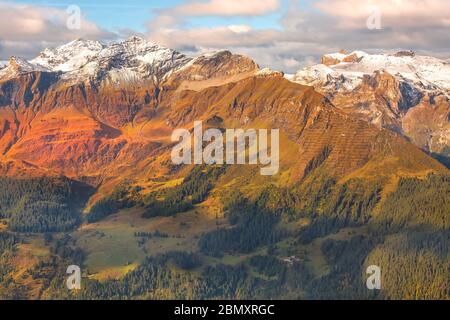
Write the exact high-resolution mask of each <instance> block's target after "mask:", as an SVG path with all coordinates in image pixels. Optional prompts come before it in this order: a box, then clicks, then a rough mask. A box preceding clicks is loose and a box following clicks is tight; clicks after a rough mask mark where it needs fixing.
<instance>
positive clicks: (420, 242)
mask: <svg viewBox="0 0 450 320" xmlns="http://www.w3.org/2000/svg"><path fill="white" fill-rule="evenodd" d="M449 244H450V232H448V230H447V231H438V232H433V233H430V232H425V231H422V232H413V233H402V234H396V235H392V236H389V237H387V239H386V241H385V242H384V243H382V244H380V245H378V246H377V247H376V248H375V249H374V250H372V252H371V253H370V254H369V255H368V257H367V259H366V261H365V263H364V266H365V267H366V266H368V265H372V264H376V265H378V266H380V268H381V270H382V273H381V276H382V277H381V278H382V279H381V283H382V294H383V297H384V298H386V299H394V300H396V299H413V300H417V299H420V300H421V299H427V300H430V299H431V300H443V299H444V300H448V299H450V280H449V268H450V265H449Z"/></svg>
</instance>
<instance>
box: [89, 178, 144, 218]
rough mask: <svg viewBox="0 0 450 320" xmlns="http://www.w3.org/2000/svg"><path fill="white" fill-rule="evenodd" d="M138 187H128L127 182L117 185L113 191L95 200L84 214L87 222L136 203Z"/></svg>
mask: <svg viewBox="0 0 450 320" xmlns="http://www.w3.org/2000/svg"><path fill="white" fill-rule="evenodd" d="M138 191H139V190H138V189H136V188H130V187H129V186H128V185H127V183H126V182H125V183H122V184H121V185H119V186H117V187H116V188H115V189H114V190H113V192H112V193H111V194H110V195H108V196H106V197H104V198H102V199H101V200H99V201H97V202H96V203H95V204H94V205H93V206H92V208H91V209H90V211H89V213H88V214H87V215H86V220H87V222H88V223H95V222H98V221H100V220H102V219H104V218H106V217H107V216H110V215H112V214H115V213H117V212H118V211H119V210H122V209H125V208H131V207H133V206H135V205H136V204H137V202H136V200H135V199H136V197H137V194H138Z"/></svg>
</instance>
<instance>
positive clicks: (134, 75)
mask: <svg viewBox="0 0 450 320" xmlns="http://www.w3.org/2000/svg"><path fill="white" fill-rule="evenodd" d="M189 61H190V59H189V58H187V57H185V56H184V55H182V54H181V53H178V52H176V51H174V50H171V49H168V48H164V47H162V46H159V45H158V44H156V43H154V42H151V41H147V40H145V39H143V38H139V37H131V38H129V39H127V40H124V41H121V42H113V43H110V44H109V45H104V44H102V43H100V42H98V41H90V40H83V39H77V40H74V41H72V42H69V43H67V44H64V45H62V46H60V47H57V48H55V49H45V50H44V51H42V52H41V53H40V54H39V55H38V57H36V58H35V59H33V60H31V61H30V62H31V63H32V64H33V65H38V66H41V67H43V68H46V69H47V70H49V71H52V72H62V73H63V76H62V77H63V79H66V80H67V81H71V82H81V81H87V80H106V81H109V82H111V83H119V82H123V81H140V80H145V79H152V80H154V81H159V80H161V79H162V78H164V77H165V76H167V75H168V74H169V73H170V72H172V71H173V69H176V68H178V67H180V66H181V65H183V64H185V63H187V62H189Z"/></svg>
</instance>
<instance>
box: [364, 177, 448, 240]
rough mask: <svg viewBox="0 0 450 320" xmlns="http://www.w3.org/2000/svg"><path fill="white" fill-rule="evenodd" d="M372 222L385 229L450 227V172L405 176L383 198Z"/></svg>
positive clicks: (387, 230)
mask: <svg viewBox="0 0 450 320" xmlns="http://www.w3.org/2000/svg"><path fill="white" fill-rule="evenodd" d="M380 211H381V212H380V214H379V215H377V217H376V219H374V221H373V222H372V225H374V226H376V227H377V228H378V229H379V231H380V232H382V233H395V232H397V231H399V230H404V229H405V228H406V229H410V230H411V229H417V228H419V229H421V228H427V227H429V228H432V229H434V230H449V229H450V214H449V213H450V176H443V175H434V174H431V175H429V176H427V178H425V179H418V178H401V179H400V181H399V183H398V187H397V190H396V191H395V192H392V193H390V194H389V195H388V197H387V198H386V200H385V201H384V202H383V204H382V207H381V210H380Z"/></svg>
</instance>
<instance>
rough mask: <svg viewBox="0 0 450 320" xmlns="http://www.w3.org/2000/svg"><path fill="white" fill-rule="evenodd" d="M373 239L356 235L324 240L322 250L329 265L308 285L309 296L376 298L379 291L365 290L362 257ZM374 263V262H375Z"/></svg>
mask: <svg viewBox="0 0 450 320" xmlns="http://www.w3.org/2000/svg"><path fill="white" fill-rule="evenodd" d="M375 245H376V242H375V241H374V240H373V239H370V237H366V236H355V237H353V238H352V239H350V240H349V241H337V240H331V239H329V240H325V241H324V242H323V244H322V247H321V250H322V252H323V254H324V256H325V258H326V261H327V264H328V265H329V266H330V270H329V272H328V273H327V274H326V275H324V276H322V277H320V278H318V279H314V280H312V281H311V282H310V283H309V284H308V286H307V289H308V292H309V297H310V298H312V299H377V298H379V297H381V296H380V295H379V291H377V290H373V291H371V290H368V289H367V287H366V281H365V279H366V278H367V275H366V273H365V271H366V270H365V269H364V261H365V259H366V257H367V255H368V254H369V252H370V251H371V250H372V249H373V248H374V246H375ZM374 264H375V265H377V263H374Z"/></svg>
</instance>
